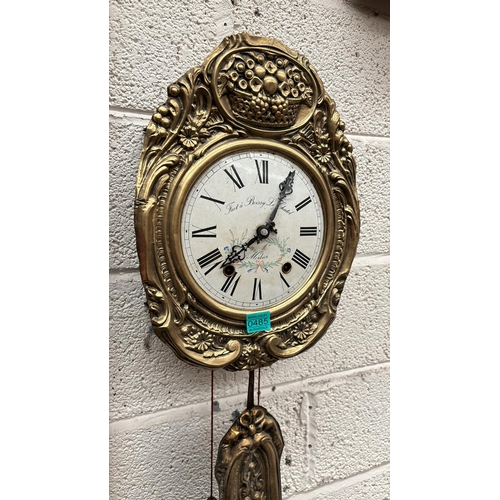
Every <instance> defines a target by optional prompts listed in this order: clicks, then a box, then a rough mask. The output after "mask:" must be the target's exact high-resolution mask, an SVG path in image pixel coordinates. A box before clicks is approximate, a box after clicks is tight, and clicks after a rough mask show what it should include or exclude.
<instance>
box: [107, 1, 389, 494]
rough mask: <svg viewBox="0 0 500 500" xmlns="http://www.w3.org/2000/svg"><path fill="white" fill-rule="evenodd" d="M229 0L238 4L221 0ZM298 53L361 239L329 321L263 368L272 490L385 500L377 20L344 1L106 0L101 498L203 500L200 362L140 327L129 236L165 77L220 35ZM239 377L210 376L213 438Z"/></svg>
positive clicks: (382, 84)
mask: <svg viewBox="0 0 500 500" xmlns="http://www.w3.org/2000/svg"><path fill="white" fill-rule="evenodd" d="M233 4H234V5H233ZM243 30H246V31H249V32H251V33H254V34H256V35H264V36H272V37H275V38H278V39H280V40H282V41H283V42H284V43H285V44H286V45H288V46H289V47H291V48H293V49H295V50H298V51H299V52H301V53H303V54H305V55H306V56H307V57H308V58H309V60H310V61H311V63H312V64H313V65H314V66H315V67H316V68H317V70H318V73H319V74H320V76H321V78H322V79H323V81H324V83H325V87H326V89H327V91H328V92H329V94H330V96H331V97H333V98H334V100H335V101H336V103H337V108H338V110H339V112H340V114H341V118H342V119H343V120H344V121H345V123H346V133H347V135H348V137H349V139H350V140H351V142H352V144H353V146H354V153H355V157H356V160H357V164H358V178H357V184H358V193H359V198H360V204H361V238H360V243H359V247H358V255H357V257H356V259H355V261H354V266H353V269H352V271H351V274H350V276H349V278H348V280H347V283H346V286H345V289H344V292H343V296H342V299H341V301H340V305H339V310H338V315H337V319H336V320H335V322H334V323H333V325H332V327H331V328H330V330H329V331H328V332H327V333H326V334H325V335H324V337H323V338H322V339H321V340H320V341H319V342H318V344H316V346H314V347H313V348H311V349H310V350H308V351H307V352H305V353H303V354H301V355H300V356H297V357H295V358H292V359H290V360H287V361H282V362H277V363H275V364H274V365H272V366H271V367H269V368H266V369H264V370H262V373H261V376H262V381H261V383H262V395H261V403H262V404H263V405H264V406H265V407H267V408H268V410H269V411H270V412H271V413H272V414H273V415H274V416H275V417H276V418H277V420H278V422H279V423H280V425H281V428H282V432H283V436H284V439H285V449H284V452H283V457H282V463H281V466H282V486H283V490H284V499H289V500H347V499H349V500H385V499H388V498H389V20H388V18H387V17H385V16H383V15H376V14H375V13H374V12H371V11H370V10H369V9H367V8H364V7H360V6H357V5H355V4H354V3H350V2H348V1H345V0H283V1H281V2H275V1H260V0H234V1H232V2H231V1H230V0H190V1H176V2H174V1H168V0H156V1H154V2H153V1H152V0H143V1H141V2H138V1H136V0H121V1H119V0H112V1H111V2H110V87H109V88H110V128H109V135H110V219H109V220H110V269H111V271H110V420H111V422H110V500H170V499H172V500H173V499H178V498H182V499H183V500H204V499H206V498H207V497H208V494H209V484H210V471H209V468H210V456H209V451H210V450H209V440H210V401H209V397H208V396H207V395H208V394H209V393H210V376H209V373H210V372H209V371H207V370H204V369H201V368H196V367H193V366H190V365H187V364H185V363H182V362H180V361H179V360H178V359H177V358H176V357H175V355H174V354H173V353H172V352H171V350H170V349H169V348H168V347H167V346H165V345H164V344H163V343H162V342H161V341H159V340H158V339H157V338H156V336H155V335H154V334H152V333H151V327H150V322H149V315H148V312H147V309H146V307H145V297H144V292H143V289H142V284H141V280H140V276H139V272H138V269H137V268H138V260H137V255H136V250H135V239H134V229H133V202H134V183H135V176H136V173H137V166H138V161H139V155H140V150H141V147H142V142H143V129H144V127H145V126H146V125H147V123H148V121H149V119H150V116H151V114H152V111H153V109H154V108H156V107H157V106H158V105H159V104H160V103H162V102H164V101H165V99H166V95H167V86H168V85H169V84H170V83H172V82H174V81H175V80H177V79H178V78H179V77H180V76H182V75H183V74H184V73H185V72H186V71H187V70H188V69H189V68H191V67H192V66H195V65H199V64H200V63H201V62H202V61H203V59H204V58H205V56H206V55H208V53H209V52H210V51H211V50H212V49H213V48H214V47H215V46H217V45H218V44H219V43H220V42H221V41H222V39H223V38H224V36H226V35H230V34H232V33H236V32H240V31H243ZM247 376H248V375H247V373H246V372H245V373H230V372H226V371H224V370H220V371H217V372H216V373H215V398H216V400H217V402H218V407H217V408H218V410H219V411H216V412H215V441H216V446H217V445H218V442H219V441H220V439H221V438H222V436H223V435H224V433H225V432H226V431H227V429H228V428H229V426H230V425H231V422H232V418H233V414H234V412H235V411H236V410H238V411H241V410H242V409H243V408H244V405H245V399H246V385H247Z"/></svg>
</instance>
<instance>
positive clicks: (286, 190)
mask: <svg viewBox="0 0 500 500" xmlns="http://www.w3.org/2000/svg"><path fill="white" fill-rule="evenodd" d="M294 176H295V170H292V171H291V172H290V173H289V174H288V175H287V177H286V179H285V180H284V181H283V182H281V183H280V194H279V195H278V203H276V206H275V207H274V210H273V211H272V213H271V216H270V217H269V221H268V224H269V223H270V222H273V220H274V218H275V217H276V214H277V213H278V208H279V207H280V205H281V202H282V201H283V198H284V197H285V196H288V195H289V194H292V193H293V189H292V186H293V177H294Z"/></svg>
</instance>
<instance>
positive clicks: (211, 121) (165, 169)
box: [135, 33, 359, 370]
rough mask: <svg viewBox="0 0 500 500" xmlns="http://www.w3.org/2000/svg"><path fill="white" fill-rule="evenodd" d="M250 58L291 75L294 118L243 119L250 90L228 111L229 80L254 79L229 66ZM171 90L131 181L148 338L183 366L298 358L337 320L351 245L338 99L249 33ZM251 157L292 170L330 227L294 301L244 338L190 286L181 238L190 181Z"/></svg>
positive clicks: (245, 365) (239, 317)
mask: <svg viewBox="0 0 500 500" xmlns="http://www.w3.org/2000/svg"><path fill="white" fill-rule="evenodd" d="M249 60H252V61H253V60H257V61H259V60H260V61H261V62H262V64H264V62H263V61H265V65H266V68H268V70H269V72H272V73H267V75H268V76H267V77H266V78H268V79H269V80H271V84H273V81H272V79H273V76H269V74H271V75H275V74H277V73H276V70H277V66H276V64H274V62H276V63H277V64H278V62H280V63H281V67H282V68H285V69H286V71H287V72H288V73H287V74H289V76H292V71H293V75H294V78H296V81H298V82H299V83H298V84H297V88H300V89H301V92H302V94H301V95H299V96H298V97H297V98H296V99H295V101H294V103H293V104H290V105H289V109H293V110H295V111H296V114H295V115H293V114H289V115H287V116H286V117H281V118H280V116H281V115H276V116H274V115H273V114H272V113H271V111H269V112H268V113H267V114H266V115H265V116H262V117H255V116H253V115H252V116H251V115H246V114H245V113H246V112H247V111H246V110H247V109H248V108H249V106H248V102H249V100H250V99H251V98H252V93H251V92H250V91H248V92H245V93H244V95H243V97H241V96H238V97H237V99H239V101H238V102H240V103H241V102H245V103H246V104H245V105H243V104H240V107H239V109H237V108H236V107H234V106H235V104H234V102H233V101H232V100H231V99H232V98H233V97H234V96H232V94H231V91H230V90H228V88H230V87H231V85H230V84H231V80H230V78H229V77H232V75H233V74H235V75H236V76H237V77H238V78H239V77H240V76H242V75H243V74H244V75H247V76H248V78H247V81H246V82H243V83H241V86H242V87H244V88H245V90H246V88H247V86H248V85H251V86H252V88H253V86H255V88H257V87H259V85H260V86H261V84H262V80H260V79H259V78H257V77H255V76H254V75H253V71H245V72H244V73H242V74H241V75H239V74H238V73H237V71H236V70H234V69H232V68H234V67H236V66H235V65H236V64H239V65H240V66H242V65H244V63H245V62H246V63H247V65H248V66H251V65H250V63H249V62H248V61H249ZM273 61H274V62H273ZM273 65H274V66H273ZM283 73H285V70H284V69H282V71H281V75H280V76H281V77H282V76H283ZM228 75H229V76H228ZM242 79H244V78H243V77H242V78H241V80H242ZM282 79H283V78H282ZM241 80H240V81H241ZM228 82H229V83H228ZM248 82H250V83H248ZM259 82H260V83H259ZM277 82H278V80H277V79H276V78H275V82H274V83H277ZM264 83H269V81H267V82H264ZM285 84H287V85H288V87H286V88H285V87H283V88H281V90H280V92H281V95H282V96H284V97H280V98H281V99H285V100H286V99H287V96H288V94H289V93H290V87H292V86H293V85H294V83H293V80H291V79H289V80H288V82H286V81H285V82H283V83H282V84H281V85H285ZM299 85H300V87H299ZM271 86H272V85H271ZM259 88H260V87H259ZM237 90H238V89H237ZM273 90H275V88H273ZM168 93H169V97H168V99H167V102H166V103H165V104H163V105H162V106H159V107H158V108H157V110H156V111H155V113H154V114H153V117H152V120H151V121H150V123H149V125H148V127H147V130H146V137H145V141H144V147H143V151H142V155H141V160H140V165H139V172H138V177H137V183H136V205H135V227H136V238H137V248H138V254H139V261H140V270H141V277H142V280H143V284H144V288H145V291H146V295H147V299H148V306H149V310H150V315H151V321H152V324H153V328H154V331H155V333H156V334H157V335H158V337H159V338H160V339H162V340H163V341H164V342H165V343H167V344H168V345H170V347H171V348H172V349H173V350H174V352H175V353H176V354H177V356H178V357H179V358H180V359H182V360H184V361H186V362H188V363H192V364H196V365H200V366H205V367H208V368H212V369H214V368H220V367H223V368H226V369H228V370H243V369H245V370H253V369H255V368H258V367H263V366H268V365H270V364H272V363H274V362H275V361H277V360H278V359H283V358H288V357H291V356H295V355H296V354H299V353H300V352H302V351H304V350H305V349H307V348H309V347H311V346H312V345H313V344H314V343H315V342H317V341H318V340H319V338H321V336H322V335H323V334H324V332H325V331H326V329H327V328H328V326H329V325H330V323H331V322H332V321H333V319H334V318H335V314H336V309H337V304H338V302H339V299H340V295H341V293H342V289H343V286H344V282H345V279H346V277H347V275H348V273H349V270H350V267H351V264H352V260H353V259H354V255H355V251H356V246H357V242H358V238H359V204H358V199H357V194H356V187H355V175H356V165H355V161H354V158H353V156H352V146H351V144H350V143H349V141H348V140H347V138H346V137H345V135H344V124H343V123H342V121H341V120H340V117H339V114H338V112H337V111H336V109H335V103H334V101H333V100H332V99H330V98H329V96H328V95H327V94H326V92H325V91H324V89H323V85H322V83H321V80H320V79H319V77H318V75H317V73H316V71H315V69H314V68H313V66H311V65H310V64H309V62H308V61H307V59H305V58H304V57H303V56H300V55H299V54H298V53H296V52H294V51H292V50H290V49H288V48H287V47H286V46H284V45H283V44H281V43H280V42H278V41H276V40H273V39H271V38H261V37H254V36H251V35H249V34H247V33H242V34H240V35H233V36H231V37H228V38H226V39H225V40H224V41H223V43H222V44H221V45H220V46H219V47H218V48H217V49H215V50H214V51H213V52H212V54H210V55H209V56H208V57H207V59H206V60H205V62H204V63H203V65H202V66H201V67H195V68H193V69H191V70H190V71H188V73H186V75H184V77H182V78H180V79H179V80H178V81H177V82H176V83H175V84H173V85H171V86H170V87H169V90H168ZM255 94H256V91H255ZM295 94H299V92H298V91H297V90H296V91H295ZM276 95H278V93H277V94H276ZM235 99H236V98H235ZM245 99H247V101H244V100H245ZM242 100H243V101H242ZM235 102H236V101H235ZM259 120H261V122H259ZM265 120H267V121H265ZM250 150H252V151H258V150H261V151H269V152H275V153H276V154H280V155H282V156H285V157H287V158H289V159H290V160H291V161H293V162H295V163H297V164H300V166H301V167H302V168H304V170H305V171H306V173H307V174H308V175H309V176H310V178H311V179H312V181H313V182H314V185H315V187H316V190H317V191H318V194H319V196H320V198H321V202H322V205H323V211H324V217H325V228H331V231H326V235H325V240H324V242H323V247H322V255H321V257H320V259H319V261H318V263H317V267H316V269H315V270H314V272H313V273H312V275H311V277H310V278H309V279H308V280H307V282H306V283H305V284H304V285H303V287H302V288H301V290H300V291H299V292H297V293H296V294H294V296H293V297H292V298H290V299H286V300H284V301H282V302H280V303H278V304H276V305H274V306H273V307H271V308H270V311H271V319H272V329H271V331H268V332H260V333H256V334H253V335H248V334H247V333H246V329H245V322H244V320H245V314H246V312H245V311H242V310H241V309H237V308H231V307H228V306H223V305H221V304H220V303H219V302H217V301H215V300H213V299H212V298H211V297H209V296H208V295H207V294H206V293H204V292H203V290H202V289H201V288H200V287H199V286H198V285H197V283H196V282H195V281H194V279H193V278H192V276H191V274H190V272H189V270H188V267H187V264H186V262H185V261H184V259H183V256H182V248H181V240H180V219H181V215H182V208H183V202H184V200H185V199H186V196H187V194H188V193H189V190H190V187H191V186H192V185H193V183H194V182H195V181H196V179H197V178H198V177H199V175H200V174H201V173H203V171H204V170H205V169H207V168H208V167H209V166H210V165H212V164H213V163H214V162H216V161H217V160H218V159H220V158H222V157H224V156H226V155H228V154H231V153H233V152H237V151H250Z"/></svg>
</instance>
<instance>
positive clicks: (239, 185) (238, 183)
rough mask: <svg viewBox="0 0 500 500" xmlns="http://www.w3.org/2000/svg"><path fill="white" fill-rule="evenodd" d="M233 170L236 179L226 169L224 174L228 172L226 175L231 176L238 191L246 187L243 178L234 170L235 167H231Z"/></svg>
mask: <svg viewBox="0 0 500 500" xmlns="http://www.w3.org/2000/svg"><path fill="white" fill-rule="evenodd" d="M231 169H232V170H233V173H234V175H235V176H236V177H233V175H232V174H231V173H230V172H229V170H227V169H224V172H226V174H227V175H228V176H229V178H230V179H231V180H232V181H233V182H234V185H235V186H236V187H237V188H238V189H241V188H242V187H243V186H244V184H243V181H242V180H241V177H240V176H239V174H238V172H237V171H236V169H235V168H234V165H231Z"/></svg>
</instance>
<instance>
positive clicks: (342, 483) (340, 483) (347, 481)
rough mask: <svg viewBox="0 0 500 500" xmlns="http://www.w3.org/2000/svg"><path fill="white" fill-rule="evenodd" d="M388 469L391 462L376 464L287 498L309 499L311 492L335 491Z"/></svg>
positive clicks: (379, 474)
mask: <svg viewBox="0 0 500 500" xmlns="http://www.w3.org/2000/svg"><path fill="white" fill-rule="evenodd" d="M388 471H390V462H384V463H383V464H381V465H376V466H374V467H372V468H371V469H368V470H365V471H362V472H357V473H356V474H353V475H352V476H349V477H346V478H343V479H338V480H337V481H334V482H333V483H330V484H327V485H321V486H318V487H317V488H313V489H312V490H307V491H306V492H304V493H295V494H293V495H292V496H290V497H286V500H307V499H308V498H310V497H311V494H321V493H323V494H325V493H335V492H337V491H340V490H343V489H345V488H348V487H350V486H354V485H355V484H359V483H362V482H363V481H366V480H367V479H372V478H374V477H377V476H381V475H382V474H384V473H385V472H388Z"/></svg>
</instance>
